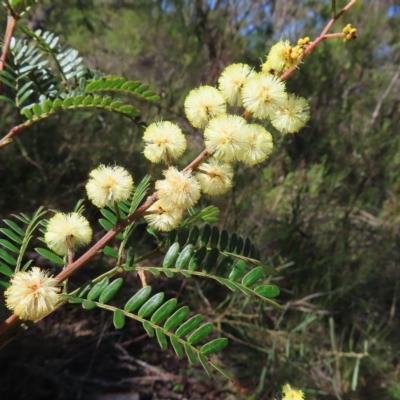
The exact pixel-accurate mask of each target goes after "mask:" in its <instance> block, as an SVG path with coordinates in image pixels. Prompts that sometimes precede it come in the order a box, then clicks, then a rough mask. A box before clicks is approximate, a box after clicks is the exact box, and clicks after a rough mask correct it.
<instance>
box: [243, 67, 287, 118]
mask: <svg viewBox="0 0 400 400" xmlns="http://www.w3.org/2000/svg"><path fill="white" fill-rule="evenodd" d="M285 99H286V92H285V84H284V83H283V82H281V80H280V79H279V78H277V77H275V76H273V75H264V74H254V75H253V76H251V77H250V78H248V79H246V81H245V83H244V85H243V89H242V102H243V105H244V107H245V108H246V110H247V111H250V112H251V113H253V115H254V117H256V118H268V117H271V116H272V115H273V114H274V112H275V111H276V110H277V109H278V108H279V107H280V106H281V105H282V104H283V102H284V101H285Z"/></svg>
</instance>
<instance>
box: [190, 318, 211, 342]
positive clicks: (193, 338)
mask: <svg viewBox="0 0 400 400" xmlns="http://www.w3.org/2000/svg"><path fill="white" fill-rule="evenodd" d="M212 330H213V324H212V323H211V322H209V323H207V324H204V325H202V326H200V328H197V329H196V330H195V331H194V332H193V333H192V334H191V335H190V336H189V337H188V340H187V342H188V343H189V344H191V345H195V344H196V343H198V342H200V341H201V340H203V339H204V338H205V337H206V336H207V335H209V334H210V333H211V332H212Z"/></svg>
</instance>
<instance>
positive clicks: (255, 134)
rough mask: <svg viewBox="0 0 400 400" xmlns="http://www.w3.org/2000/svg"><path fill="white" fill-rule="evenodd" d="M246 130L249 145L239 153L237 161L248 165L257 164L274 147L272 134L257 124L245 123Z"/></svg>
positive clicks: (266, 156)
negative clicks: (244, 150) (243, 151)
mask: <svg viewBox="0 0 400 400" xmlns="http://www.w3.org/2000/svg"><path fill="white" fill-rule="evenodd" d="M246 130H247V134H248V135H249V137H250V146H249V148H248V150H247V151H246V152H245V153H243V154H242V155H241V157H240V158H239V161H242V162H243V163H245V164H248V165H254V164H259V163H261V162H263V161H265V160H266V159H267V158H268V157H269V155H270V154H271V153H272V149H273V147H274V145H273V142H272V135H271V134H270V133H269V132H268V131H267V130H266V129H264V128H263V127H262V126H261V125H258V124H248V125H246Z"/></svg>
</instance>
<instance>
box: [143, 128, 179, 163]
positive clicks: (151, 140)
mask: <svg viewBox="0 0 400 400" xmlns="http://www.w3.org/2000/svg"><path fill="white" fill-rule="evenodd" d="M143 140H144V141H145V143H146V145H145V148H144V156H145V157H146V158H147V159H148V160H150V161H151V162H153V163H159V162H161V161H164V162H167V163H168V162H169V161H171V158H173V159H177V158H179V157H180V156H181V155H182V154H183V152H184V151H185V150H186V138H185V136H184V134H183V133H182V131H181V129H180V128H179V126H178V125H175V124H173V123H172V122H169V121H165V122H164V121H163V122H155V123H153V124H150V125H149V126H148V127H147V129H146V131H145V132H144V135H143Z"/></svg>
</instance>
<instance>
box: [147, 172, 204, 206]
mask: <svg viewBox="0 0 400 400" xmlns="http://www.w3.org/2000/svg"><path fill="white" fill-rule="evenodd" d="M164 176H165V179H163V180H160V181H157V182H156V185H155V186H156V189H157V190H158V197H159V198H160V199H162V200H163V204H165V205H166V206H168V207H171V208H172V207H178V208H181V209H187V208H189V207H191V206H193V205H194V204H195V203H197V201H198V200H199V198H200V185H199V184H198V182H197V180H196V178H195V177H194V176H193V175H192V171H191V170H188V171H181V172H180V171H178V170H177V169H176V168H175V167H170V168H169V169H167V170H166V171H164Z"/></svg>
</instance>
